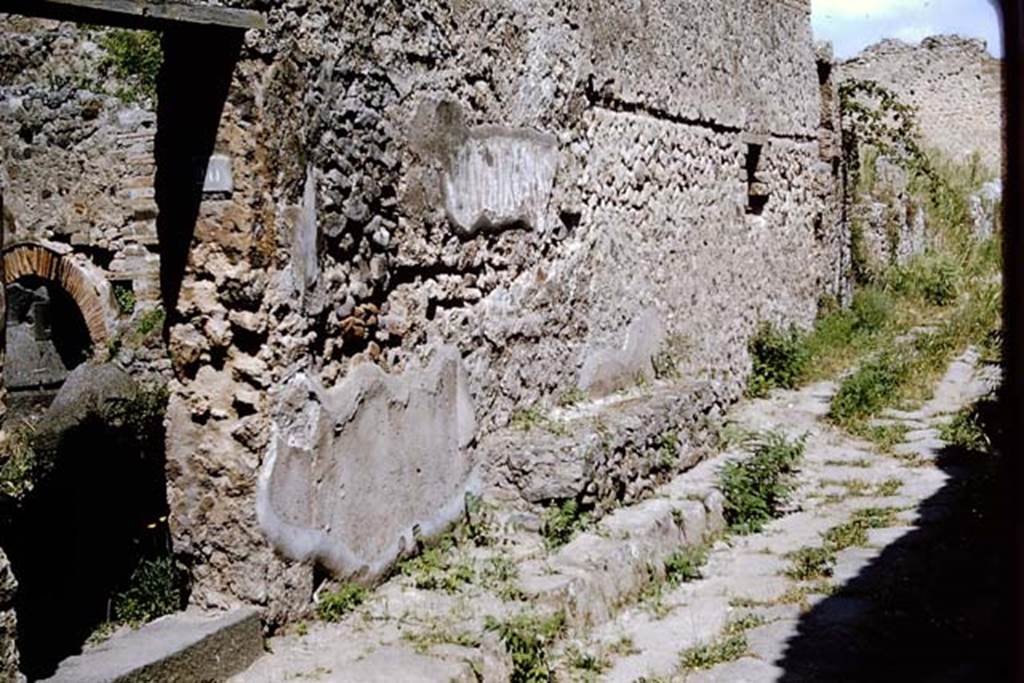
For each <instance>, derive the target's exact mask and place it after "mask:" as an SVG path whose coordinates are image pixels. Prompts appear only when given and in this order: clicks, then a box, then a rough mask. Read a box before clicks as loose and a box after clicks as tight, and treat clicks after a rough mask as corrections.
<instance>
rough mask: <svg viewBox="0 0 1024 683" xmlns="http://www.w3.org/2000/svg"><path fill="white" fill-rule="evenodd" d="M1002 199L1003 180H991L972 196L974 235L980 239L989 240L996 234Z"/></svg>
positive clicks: (971, 207)
mask: <svg viewBox="0 0 1024 683" xmlns="http://www.w3.org/2000/svg"><path fill="white" fill-rule="evenodd" d="M1002 199H1003V183H1002V181H1001V180H991V181H989V182H987V183H985V184H984V185H982V186H981V189H980V190H978V191H977V192H976V193H974V194H973V195H971V198H970V209H971V218H972V220H973V222H974V235H975V236H976V237H977V238H978V239H987V238H988V237H991V236H992V233H994V232H995V226H996V224H997V222H998V220H999V215H998V214H999V211H1000V210H1001V209H1000V207H1001V204H1002Z"/></svg>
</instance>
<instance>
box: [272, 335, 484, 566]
mask: <svg viewBox="0 0 1024 683" xmlns="http://www.w3.org/2000/svg"><path fill="white" fill-rule="evenodd" d="M475 431H476V420H475V417H474V414H473V405H472V402H471V399H470V394H469V389H468V386H467V381H466V373H465V369H464V367H463V364H462V359H461V357H460V356H459V353H458V351H457V350H455V349H454V348H452V347H442V348H441V349H440V350H439V351H438V352H437V355H436V356H435V358H434V360H433V362H432V363H431V364H430V365H429V367H427V368H426V369H424V370H414V371H409V372H406V373H404V374H403V375H401V376H392V375H387V374H385V373H384V372H383V371H382V370H381V369H380V368H379V367H377V366H376V365H372V364H365V365H360V366H357V367H356V368H355V369H353V370H352V372H351V374H350V375H349V377H348V378H347V379H346V380H345V381H344V382H343V383H342V384H341V385H339V386H337V387H335V388H333V389H330V390H326V391H325V390H324V389H322V388H321V387H319V386H318V385H317V384H316V383H315V381H314V380H313V379H311V378H310V377H308V376H306V375H305V374H300V375H298V376H296V377H295V378H294V379H293V380H292V381H291V382H289V383H288V384H287V385H286V387H285V388H284V389H283V390H282V392H281V394H280V395H279V396H278V397H277V407H276V410H275V416H274V422H273V425H272V434H271V443H270V448H269V453H268V455H267V458H266V460H265V462H264V465H263V469H262V471H261V473H260V477H259V484H258V490H257V515H258V518H259V522H260V526H261V527H262V529H263V531H264V533H265V534H266V535H267V538H268V539H269V540H270V542H271V543H272V544H273V545H274V546H275V547H276V548H277V549H278V550H279V551H280V552H281V553H283V554H284V555H286V556H287V557H289V558H292V559H295V560H299V561H304V562H317V563H319V564H321V565H323V566H324V567H326V568H328V569H329V570H331V571H332V572H334V573H335V574H337V575H339V576H345V577H353V578H358V579H362V580H367V581H369V580H373V579H375V578H378V577H380V576H382V575H383V574H384V573H385V572H386V571H387V570H388V568H389V567H390V566H391V564H392V563H393V562H394V561H395V560H396V559H398V558H399V557H401V556H402V555H403V554H404V553H406V552H407V551H409V550H410V549H411V548H412V547H413V546H414V545H415V543H416V538H417V536H418V535H422V536H424V537H430V536H432V535H436V534H438V533H440V532H441V531H442V530H443V529H444V528H445V527H446V526H447V525H448V524H450V523H451V522H453V521H454V520H455V519H457V518H458V517H459V515H460V514H461V512H462V510H463V506H464V497H465V494H466V493H467V492H468V491H472V490H475V488H476V487H477V483H476V474H475V470H474V463H473V460H472V458H471V456H470V453H469V451H468V450H467V447H468V446H469V445H470V442H471V441H472V440H473V436H474V433H475Z"/></svg>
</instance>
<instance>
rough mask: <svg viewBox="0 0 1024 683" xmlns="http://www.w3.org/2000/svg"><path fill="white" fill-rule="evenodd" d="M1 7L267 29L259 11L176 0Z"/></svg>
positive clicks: (21, 1)
mask: <svg viewBox="0 0 1024 683" xmlns="http://www.w3.org/2000/svg"><path fill="white" fill-rule="evenodd" d="M0 10H2V11H4V12H11V13H14V14H24V15H26V16H33V17H43V18H46V19H59V20H62V21H75V22H82V23H89V24H102V25H110V26H123V27H126V28H145V29H166V28H172V27H175V26H188V25H201V26H212V27H220V28H226V29H237V30H244V29H251V28H256V29H259V28H266V25H267V22H266V18H265V17H264V16H263V15H262V14H260V13H259V12H254V11H252V10H244V9H236V8H232V7H212V6H209V5H197V4H194V3H191V2H180V1H176V0H6V1H5V2H3V3H2V4H0Z"/></svg>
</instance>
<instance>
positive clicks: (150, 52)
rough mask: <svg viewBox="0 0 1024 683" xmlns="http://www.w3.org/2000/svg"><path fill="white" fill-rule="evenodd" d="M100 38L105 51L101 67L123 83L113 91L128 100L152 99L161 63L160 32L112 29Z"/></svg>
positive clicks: (155, 90)
mask: <svg viewBox="0 0 1024 683" xmlns="http://www.w3.org/2000/svg"><path fill="white" fill-rule="evenodd" d="M99 42H100V47H102V48H103V49H104V50H105V51H106V53H107V54H106V57H105V58H104V59H103V61H102V62H101V64H100V68H101V69H103V70H104V71H106V72H108V73H111V74H113V75H114V76H115V77H117V78H118V79H119V80H121V81H123V82H124V83H125V86H123V87H121V88H119V89H118V91H117V93H116V95H117V96H118V97H119V98H121V99H122V100H123V101H125V102H127V103H129V104H132V103H139V102H146V101H150V102H151V101H153V100H155V99H156V94H157V77H158V76H159V73H160V65H161V64H162V63H163V50H162V48H161V46H160V34H159V33H156V32H154V31H130V30H122V29H112V30H109V31H107V32H105V33H104V34H103V35H102V36H101V37H100V41H99Z"/></svg>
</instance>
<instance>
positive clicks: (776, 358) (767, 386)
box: [747, 323, 810, 397]
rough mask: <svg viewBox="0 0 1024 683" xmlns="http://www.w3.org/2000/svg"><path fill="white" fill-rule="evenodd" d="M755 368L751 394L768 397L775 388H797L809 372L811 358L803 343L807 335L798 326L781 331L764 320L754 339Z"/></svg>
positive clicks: (750, 347) (749, 388)
mask: <svg viewBox="0 0 1024 683" xmlns="http://www.w3.org/2000/svg"><path fill="white" fill-rule="evenodd" d="M749 351H750V357H751V360H752V361H753V366H754V367H753V370H752V371H751V375H750V382H749V384H748V386H747V393H748V394H749V395H750V396H755V397H757V396H767V395H768V392H769V391H770V390H771V389H774V388H776V387H778V388H782V389H794V388H796V386H797V383H798V381H799V380H800V378H801V377H802V376H803V375H804V373H805V372H806V368H807V365H808V362H809V361H810V357H809V355H808V353H807V348H806V346H805V344H804V343H803V335H802V334H801V333H800V331H799V330H798V329H797V328H796V326H792V327H790V328H789V329H788V330H778V329H776V328H775V326H773V325H771V324H770V323H762V324H761V326H760V327H758V329H757V332H756V333H755V334H754V336H753V338H752V339H751V340H750V344H749Z"/></svg>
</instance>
